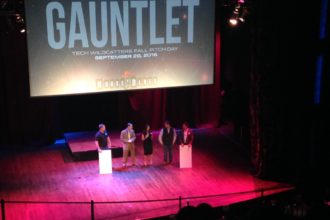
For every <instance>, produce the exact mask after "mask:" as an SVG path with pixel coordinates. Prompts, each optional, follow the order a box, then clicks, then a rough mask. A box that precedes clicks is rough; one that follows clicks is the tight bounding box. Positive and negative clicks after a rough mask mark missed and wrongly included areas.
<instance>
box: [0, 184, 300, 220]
mask: <svg viewBox="0 0 330 220" xmlns="http://www.w3.org/2000/svg"><path fill="white" fill-rule="evenodd" d="M294 188H295V187H294V186H292V185H285V186H276V187H268V188H262V189H257V190H250V191H242V192H233V193H222V194H215V195H203V196H188V197H182V196H179V197H176V198H166V199H148V200H126V201H100V202H97V201H94V200H91V201H89V202H74V201H67V202H64V201H23V200H21V201H15V200H8V201H5V200H4V199H1V213H2V215H1V216H2V220H5V204H88V205H90V206H91V219H92V220H94V214H95V213H94V207H95V205H96V204H124V203H149V202H167V201H179V209H180V208H181V204H182V199H185V200H190V199H203V198H214V197H222V196H231V195H242V194H249V193H258V192H260V197H263V196H264V192H266V191H271V190H279V189H294Z"/></svg>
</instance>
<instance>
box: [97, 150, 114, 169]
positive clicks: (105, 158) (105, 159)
mask: <svg viewBox="0 0 330 220" xmlns="http://www.w3.org/2000/svg"><path fill="white" fill-rule="evenodd" d="M99 168H100V174H108V173H112V156H111V150H102V152H99Z"/></svg>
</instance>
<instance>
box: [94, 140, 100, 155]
mask: <svg viewBox="0 0 330 220" xmlns="http://www.w3.org/2000/svg"><path fill="white" fill-rule="evenodd" d="M95 145H96V147H97V150H98V151H99V152H102V150H101V148H100V146H99V142H98V141H97V140H95Z"/></svg>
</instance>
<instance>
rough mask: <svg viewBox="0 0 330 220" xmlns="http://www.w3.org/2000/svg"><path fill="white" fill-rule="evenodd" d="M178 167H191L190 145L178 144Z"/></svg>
mask: <svg viewBox="0 0 330 220" xmlns="http://www.w3.org/2000/svg"><path fill="white" fill-rule="evenodd" d="M179 148H180V168H191V167H192V147H189V146H188V145H180V146H179Z"/></svg>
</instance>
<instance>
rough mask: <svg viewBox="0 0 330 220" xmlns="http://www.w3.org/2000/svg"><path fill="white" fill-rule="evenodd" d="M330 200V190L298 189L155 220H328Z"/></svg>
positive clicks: (193, 208)
mask: <svg viewBox="0 0 330 220" xmlns="http://www.w3.org/2000/svg"><path fill="white" fill-rule="evenodd" d="M329 201H330V194H329V189H326V190H324V191H323V192H322V193H321V194H320V193H319V192H316V191H315V190H300V189H296V190H293V191H290V192H284V193H280V194H277V195H272V196H268V197H264V198H259V199H255V200H250V201H247V202H241V203H237V204H232V205H229V206H221V207H212V206H211V205H209V204H207V203H200V204H199V205H197V206H189V205H187V206H185V207H183V208H181V209H180V210H179V211H178V213H177V214H176V215H172V216H165V217H162V218H155V219H154V220H200V219H205V220H298V219H299V220H328V219H330V202H329Z"/></svg>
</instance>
